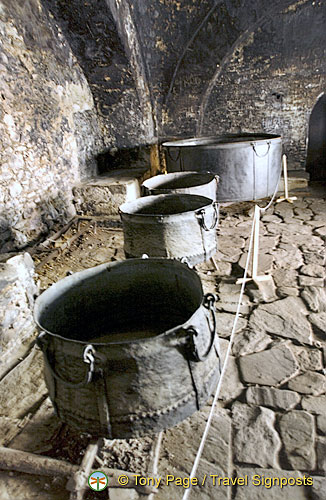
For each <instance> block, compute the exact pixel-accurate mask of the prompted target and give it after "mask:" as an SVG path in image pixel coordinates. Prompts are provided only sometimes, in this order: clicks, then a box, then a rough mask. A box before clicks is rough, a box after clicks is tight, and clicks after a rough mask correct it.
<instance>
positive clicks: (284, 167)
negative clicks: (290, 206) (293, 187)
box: [276, 155, 297, 203]
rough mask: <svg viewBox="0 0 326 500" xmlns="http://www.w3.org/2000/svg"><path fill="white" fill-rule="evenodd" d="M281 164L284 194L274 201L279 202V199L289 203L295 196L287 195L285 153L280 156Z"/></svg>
mask: <svg viewBox="0 0 326 500" xmlns="http://www.w3.org/2000/svg"><path fill="white" fill-rule="evenodd" d="M282 166H283V179H284V196H280V197H279V198H277V200H276V203H280V202H281V201H287V202H289V203H293V202H294V201H295V200H296V199H297V197H296V196H289V189H288V169H287V158H286V155H283V156H282Z"/></svg>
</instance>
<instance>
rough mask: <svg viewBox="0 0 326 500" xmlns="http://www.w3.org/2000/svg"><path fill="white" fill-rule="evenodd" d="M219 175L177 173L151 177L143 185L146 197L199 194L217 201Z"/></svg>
mask: <svg viewBox="0 0 326 500" xmlns="http://www.w3.org/2000/svg"><path fill="white" fill-rule="evenodd" d="M218 182H219V178H218V175H214V174H212V173H211V172H175V173H170V174H161V175H156V176H155V177H151V178H150V179H147V180H146V181H144V182H143V183H142V192H143V194H145V195H146V196H148V195H154V194H169V193H180V194H198V195H200V196H206V197H207V198H211V199H212V200H214V201H215V200H216V197H217V190H218Z"/></svg>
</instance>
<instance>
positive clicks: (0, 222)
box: [0, 197, 76, 253]
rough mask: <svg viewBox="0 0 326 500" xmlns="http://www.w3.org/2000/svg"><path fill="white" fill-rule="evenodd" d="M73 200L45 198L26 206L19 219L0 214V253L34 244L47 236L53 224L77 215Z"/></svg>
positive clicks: (62, 222)
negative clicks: (33, 205) (11, 218)
mask: <svg viewBox="0 0 326 500" xmlns="http://www.w3.org/2000/svg"><path fill="white" fill-rule="evenodd" d="M75 214H76V213H75V210H74V208H73V205H72V204H71V202H70V201H69V200H67V199H64V198H62V197H57V198H49V199H47V200H43V201H41V202H40V203H38V204H37V205H36V207H31V208H28V207H27V208H26V209H25V211H24V213H23V214H22V217H21V218H19V220H17V222H16V221H12V220H9V218H8V216H7V215H5V214H4V213H2V214H0V253H7V252H14V251H17V250H23V249H24V248H26V247H28V246H31V245H34V244H36V243H37V242H39V241H40V239H41V238H43V237H44V236H47V235H48V234H49V232H50V230H51V229H52V228H53V226H54V225H55V224H56V225H62V224H64V223H66V222H67V221H68V220H69V219H71V218H72V217H73V216H74V215H75Z"/></svg>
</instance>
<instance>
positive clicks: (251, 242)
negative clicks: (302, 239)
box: [182, 186, 277, 500]
mask: <svg viewBox="0 0 326 500" xmlns="http://www.w3.org/2000/svg"><path fill="white" fill-rule="evenodd" d="M276 190H277V186H276ZM275 194H276V191H275ZM263 210H266V208H265V209H263ZM254 221H255V217H253V224H252V228H251V235H250V240H249V248H248V256H247V261H246V267H245V271H244V274H243V278H244V279H243V282H242V285H241V290H240V296H239V302H238V306H237V312H236V315H235V318H234V323H233V327H232V331H231V336H230V343H229V345H228V349H227V351H226V356H225V361H224V364H223V368H222V372H221V376H220V379H219V381H218V384H217V387H216V392H215V395H214V399H213V404H212V407H211V410H210V413H209V416H208V419H207V422H206V426H205V430H204V433H203V436H202V438H201V442H200V445H199V448H198V451H197V455H196V458H195V461H194V464H193V466H192V470H191V474H190V487H189V488H188V489H187V490H186V491H185V493H184V495H183V497H182V500H187V499H188V498H189V495H190V492H191V488H192V485H191V479H193V478H194V477H195V474H196V472H197V468H198V465H199V461H200V457H201V454H202V452H203V449H204V446H205V442H206V439H207V436H208V432H209V429H210V426H211V422H212V418H213V415H214V410H215V406H216V403H217V400H218V397H219V393H220V390H221V385H222V382H223V378H224V375H225V372H226V367H227V362H228V359H229V356H230V353H231V348H232V344H233V338H234V335H235V329H236V326H237V322H238V319H239V314H240V307H241V303H242V297H243V293H244V289H245V286H246V281H245V280H246V277H247V274H248V268H249V262H250V255H251V250H252V244H253V236H254V227H255V224H254Z"/></svg>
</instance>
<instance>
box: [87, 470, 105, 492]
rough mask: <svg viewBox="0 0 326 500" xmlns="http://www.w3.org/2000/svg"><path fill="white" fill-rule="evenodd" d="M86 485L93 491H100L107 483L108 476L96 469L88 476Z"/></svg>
mask: <svg viewBox="0 0 326 500" xmlns="http://www.w3.org/2000/svg"><path fill="white" fill-rule="evenodd" d="M88 485H89V487H90V488H91V489H92V490H94V491H102V490H105V488H106V487H107V485H108V477H107V475H106V474H104V472H101V471H100V470H97V471H95V472H92V474H90V475H89V477H88Z"/></svg>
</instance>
